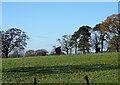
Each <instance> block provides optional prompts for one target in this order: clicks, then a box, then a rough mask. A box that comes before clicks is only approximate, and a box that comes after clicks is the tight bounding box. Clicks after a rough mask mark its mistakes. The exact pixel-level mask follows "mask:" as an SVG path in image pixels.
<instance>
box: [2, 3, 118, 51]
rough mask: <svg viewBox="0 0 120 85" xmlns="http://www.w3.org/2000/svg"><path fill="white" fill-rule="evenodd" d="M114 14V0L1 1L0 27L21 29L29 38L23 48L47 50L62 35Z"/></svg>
mask: <svg viewBox="0 0 120 85" xmlns="http://www.w3.org/2000/svg"><path fill="white" fill-rule="evenodd" d="M0 4H1V3H0ZM117 13H118V2H2V29H3V30H4V31H6V30H8V29H9V28H11V27H16V28H19V29H21V30H23V31H25V32H26V34H27V35H28V36H29V37H30V39H29V40H27V43H28V44H27V48H26V50H28V49H33V50H37V49H46V50H48V51H51V50H52V49H53V46H54V45H55V46H58V45H59V44H58V42H57V39H58V38H61V37H62V36H63V35H72V34H73V33H74V32H75V31H76V30H78V29H79V27H81V26H83V25H88V26H91V27H94V26H95V25H96V24H98V23H101V22H102V21H104V20H105V19H106V18H107V17H108V16H110V15H112V14H117Z"/></svg>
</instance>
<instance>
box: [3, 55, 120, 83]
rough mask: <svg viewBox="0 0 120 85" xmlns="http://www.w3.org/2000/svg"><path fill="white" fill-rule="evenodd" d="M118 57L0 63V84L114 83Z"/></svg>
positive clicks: (36, 58) (39, 58) (62, 57)
mask: <svg viewBox="0 0 120 85" xmlns="http://www.w3.org/2000/svg"><path fill="white" fill-rule="evenodd" d="M118 57H119V54H118V53H102V54H101V53H98V54H79V55H60V56H57V55H52V56H34V57H24V58H8V59H5V58H3V59H2V82H3V83H32V82H33V78H36V79H37V83H86V81H85V78H84V76H85V75H87V76H88V78H89V81H90V83H112V84H115V83H116V84H117V83H118V79H119V76H118V71H120V68H119V67H118V61H119V59H118Z"/></svg>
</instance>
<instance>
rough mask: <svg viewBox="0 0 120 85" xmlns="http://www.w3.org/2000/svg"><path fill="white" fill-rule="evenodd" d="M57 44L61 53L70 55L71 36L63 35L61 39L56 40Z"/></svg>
mask: <svg viewBox="0 0 120 85" xmlns="http://www.w3.org/2000/svg"><path fill="white" fill-rule="evenodd" d="M57 41H59V43H60V44H61V48H62V51H65V52H66V54H67V55H68V54H69V50H70V54H71V50H72V45H71V35H63V36H62V38H61V39H58V40H57Z"/></svg>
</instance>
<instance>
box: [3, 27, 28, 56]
mask: <svg viewBox="0 0 120 85" xmlns="http://www.w3.org/2000/svg"><path fill="white" fill-rule="evenodd" d="M27 39H29V38H28V36H27V35H26V33H25V32H24V31H22V30H20V29H17V28H11V29H8V30H7V31H6V32H4V33H3V34H2V52H3V53H4V54H5V57H6V58H8V54H9V53H10V52H11V51H13V50H14V49H16V48H17V50H24V49H25V47H26V45H27V43H26V40H27Z"/></svg>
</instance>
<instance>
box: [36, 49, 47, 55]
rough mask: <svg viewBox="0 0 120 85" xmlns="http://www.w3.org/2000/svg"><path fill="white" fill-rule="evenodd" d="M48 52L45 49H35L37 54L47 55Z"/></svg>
mask: <svg viewBox="0 0 120 85" xmlns="http://www.w3.org/2000/svg"><path fill="white" fill-rule="evenodd" d="M47 53H48V51H47V50H45V49H38V50H36V51H35V55H36V56H46V55H47Z"/></svg>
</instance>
